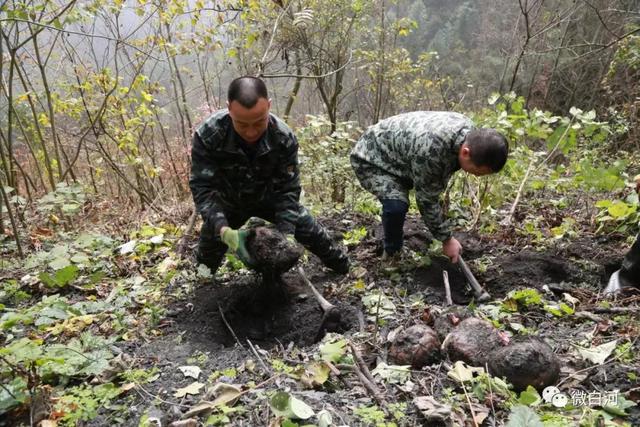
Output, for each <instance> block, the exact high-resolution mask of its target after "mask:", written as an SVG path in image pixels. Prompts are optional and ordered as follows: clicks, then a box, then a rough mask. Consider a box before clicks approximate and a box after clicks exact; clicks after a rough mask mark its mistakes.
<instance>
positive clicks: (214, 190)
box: [189, 110, 300, 234]
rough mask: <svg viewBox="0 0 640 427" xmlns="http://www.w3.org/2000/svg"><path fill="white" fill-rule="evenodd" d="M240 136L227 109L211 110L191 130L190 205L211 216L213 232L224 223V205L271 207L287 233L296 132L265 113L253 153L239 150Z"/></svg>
mask: <svg viewBox="0 0 640 427" xmlns="http://www.w3.org/2000/svg"><path fill="white" fill-rule="evenodd" d="M241 141H242V140H241V139H240V137H239V136H238V135H237V134H236V132H235V131H234V129H233V125H232V123H231V117H230V116H229V113H228V112H227V110H221V111H218V112H216V113H214V114H212V115H211V116H210V117H209V118H208V119H206V120H205V121H204V123H202V124H201V125H200V126H199V127H198V129H197V130H196V132H195V135H194V137H193V146H192V148H191V162H192V164H191V179H190V180H189V186H190V187H191V193H192V194H193V200H194V201H195V204H196V209H197V210H198V212H199V213H200V214H201V215H202V217H203V219H205V220H209V221H212V223H213V226H214V228H215V231H216V234H217V233H219V231H220V228H222V227H223V226H226V225H228V223H227V218H226V217H225V214H224V212H225V211H226V212H229V211H231V212H233V211H240V210H243V211H244V210H248V211H252V210H258V209H259V210H265V209H273V211H274V213H275V218H276V227H277V228H278V229H279V230H280V231H282V232H284V233H286V234H292V233H293V232H294V231H295V227H296V222H297V220H298V215H299V211H300V205H299V200H300V175H299V170H298V141H297V139H296V137H295V136H294V134H293V132H292V131H291V129H290V128H289V127H288V126H287V125H286V124H285V123H284V122H283V121H282V120H280V119H279V118H278V117H276V116H274V115H270V117H269V126H268V129H267V132H266V133H265V135H264V136H263V137H262V139H260V141H258V142H257V144H258V146H257V150H256V154H255V156H254V157H253V158H250V157H249V156H247V154H246V153H245V152H244V151H243V149H242V148H241V146H240V143H241Z"/></svg>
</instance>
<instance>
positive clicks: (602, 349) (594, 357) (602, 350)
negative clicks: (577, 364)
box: [578, 340, 618, 365]
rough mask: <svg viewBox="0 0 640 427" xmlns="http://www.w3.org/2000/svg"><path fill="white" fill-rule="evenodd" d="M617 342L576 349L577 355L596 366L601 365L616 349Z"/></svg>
mask: <svg viewBox="0 0 640 427" xmlns="http://www.w3.org/2000/svg"><path fill="white" fill-rule="evenodd" d="M617 343H618V340H613V341H610V342H608V343H604V344H600V345H599V346H596V347H591V348H583V347H578V353H580V356H582V358H583V359H584V360H589V361H591V362H593V363H595V364H596V365H602V364H603V363H604V361H605V360H606V359H607V357H609V356H610V355H611V353H613V350H615V348H616V344H617Z"/></svg>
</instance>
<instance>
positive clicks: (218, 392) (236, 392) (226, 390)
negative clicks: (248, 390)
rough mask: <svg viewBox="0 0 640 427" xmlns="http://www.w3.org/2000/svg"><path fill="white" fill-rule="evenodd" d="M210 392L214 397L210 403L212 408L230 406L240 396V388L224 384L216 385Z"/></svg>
mask: <svg viewBox="0 0 640 427" xmlns="http://www.w3.org/2000/svg"><path fill="white" fill-rule="evenodd" d="M211 392H212V393H213V395H214V396H215V397H216V398H215V399H214V400H213V402H211V403H212V404H213V405H214V406H218V405H227V406H231V405H233V404H234V403H235V401H236V400H237V399H238V397H240V395H241V394H242V390H241V389H240V387H237V386H235V385H233V384H226V383H217V384H216V385H214V386H213V388H212V389H211Z"/></svg>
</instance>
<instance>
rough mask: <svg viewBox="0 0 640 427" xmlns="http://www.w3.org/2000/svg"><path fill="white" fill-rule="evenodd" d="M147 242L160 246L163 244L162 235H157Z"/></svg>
mask: <svg viewBox="0 0 640 427" xmlns="http://www.w3.org/2000/svg"><path fill="white" fill-rule="evenodd" d="M149 241H150V242H151V243H153V244H154V245H161V244H162V242H164V234H158V235H157V236H153V237H152V238H151V239H149Z"/></svg>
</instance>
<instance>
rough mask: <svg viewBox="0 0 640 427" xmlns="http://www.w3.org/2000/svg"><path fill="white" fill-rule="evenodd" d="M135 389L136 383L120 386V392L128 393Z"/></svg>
mask: <svg viewBox="0 0 640 427" xmlns="http://www.w3.org/2000/svg"><path fill="white" fill-rule="evenodd" d="M135 387H136V383H126V384H122V385H121V386H120V390H122V391H129V390H132V389H134V388H135Z"/></svg>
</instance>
